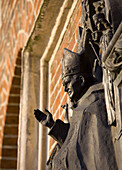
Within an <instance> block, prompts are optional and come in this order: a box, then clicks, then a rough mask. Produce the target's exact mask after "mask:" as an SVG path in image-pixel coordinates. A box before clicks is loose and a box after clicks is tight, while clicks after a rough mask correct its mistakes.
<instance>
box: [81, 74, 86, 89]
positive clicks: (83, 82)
mask: <svg viewBox="0 0 122 170" xmlns="http://www.w3.org/2000/svg"><path fill="white" fill-rule="evenodd" d="M80 80H81V86H82V87H83V86H84V84H85V78H84V77H83V76H82V75H80Z"/></svg>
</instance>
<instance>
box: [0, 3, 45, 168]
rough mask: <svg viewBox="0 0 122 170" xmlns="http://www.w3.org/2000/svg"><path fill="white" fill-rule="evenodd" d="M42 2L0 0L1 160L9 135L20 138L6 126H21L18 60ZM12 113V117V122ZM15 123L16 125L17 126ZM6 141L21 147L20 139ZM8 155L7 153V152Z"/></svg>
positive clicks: (8, 157) (16, 131)
mask: <svg viewBox="0 0 122 170" xmlns="http://www.w3.org/2000/svg"><path fill="white" fill-rule="evenodd" d="M42 3H43V0H3V1H0V158H1V157H3V153H2V143H3V136H4V135H5V133H6V134H7V135H8V136H10V135H13V133H16V135H17V133H18V130H17V129H14V130H12V129H11V128H9V129H7V127H6V124H7V126H8V124H10V122H12V121H13V122H14V123H15V124H17V123H18V122H16V121H15V119H16V120H17V121H18V119H17V115H16V116H15V115H14V116H15V117H16V118H15V117H12V114H14V112H17V113H16V114H18V113H19V109H18V108H19V93H20V79H19V78H18V79H17V76H18V74H19V76H21V70H20V69H19V67H18V62H19V60H21V59H20V58H19V60H18V58H17V57H19V56H18V54H19V51H20V49H23V48H24V47H25V45H26V43H27V40H28V38H29V36H30V34H31V31H32V29H33V26H34V24H35V21H36V19H37V16H38V13H39V10H40V7H41V5H42ZM19 66H20V65H19ZM17 85H18V86H19V87H18V88H17V87H16V86H17ZM13 86H14V89H13ZM13 90H14V94H15V93H16V94H17V95H14V96H12V95H13ZM11 94H12V95H11ZM16 102H18V103H16ZM15 106H16V107H17V108H15ZM10 110H11V111H10ZM8 113H10V114H11V116H10V115H9V119H8V115H7V114H8ZM6 115H7V117H6ZM14 123H12V124H13V125H14ZM15 126H16V125H15ZM6 142H7V143H6V145H7V147H9V145H11V143H15V145H16V147H17V141H16V139H15V141H14V142H13V141H12V139H11V140H10V141H8V140H7V141H6ZM4 144H5V143H4ZM9 152H10V151H9ZM11 152H12V150H11ZM13 152H14V151H13ZM5 153H7V152H5V151H4V154H5ZM4 157H5V159H10V155H8V156H7V155H6V154H5V155H4ZM0 166H1V165H0ZM4 166H5V163H4ZM10 166H11V163H10V164H9V168H12V167H10ZM15 166H16V163H15ZM15 166H14V168H15ZM4 168H8V167H4Z"/></svg>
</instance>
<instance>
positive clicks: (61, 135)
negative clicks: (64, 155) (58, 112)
mask: <svg viewBox="0 0 122 170" xmlns="http://www.w3.org/2000/svg"><path fill="white" fill-rule="evenodd" d="M69 126H70V125H69V123H64V122H63V121H61V120H60V119H57V120H56V122H55V123H54V125H53V127H52V128H51V130H50V131H49V133H48V135H50V136H51V137H52V138H53V139H54V140H56V141H57V142H58V143H59V144H60V146H62V145H63V143H64V141H65V139H66V137H67V134H68V130H69Z"/></svg>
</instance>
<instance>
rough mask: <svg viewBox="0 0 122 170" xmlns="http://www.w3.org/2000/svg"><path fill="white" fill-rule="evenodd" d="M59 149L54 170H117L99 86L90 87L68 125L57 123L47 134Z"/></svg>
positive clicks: (54, 162)
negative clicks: (59, 146)
mask: <svg viewBox="0 0 122 170" xmlns="http://www.w3.org/2000/svg"><path fill="white" fill-rule="evenodd" d="M49 135H50V136H52V137H53V138H54V139H55V140H57V141H58V142H59V143H60V145H61V144H62V143H63V142H64V143H63V144H62V147H61V149H60V150H59V151H58V153H57V154H56V156H55V157H54V160H53V163H52V169H53V170H67V169H69V170H117V169H118V168H117V164H116V159H115V153H114V147H113V143H112V137H111V126H109V125H108V124H107V113H106V107H105V101H104V90H103V86H102V84H96V85H93V86H91V87H90V88H89V89H88V91H87V92H86V93H85V95H84V96H83V97H82V98H81V99H80V100H79V102H78V106H77V107H76V108H74V109H73V116H72V118H71V119H70V124H65V123H63V122H62V121H61V120H57V121H56V123H55V125H54V126H53V127H52V129H51V130H50V132H49Z"/></svg>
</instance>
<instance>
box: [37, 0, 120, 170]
mask: <svg viewBox="0 0 122 170" xmlns="http://www.w3.org/2000/svg"><path fill="white" fill-rule="evenodd" d="M118 5H119V6H118ZM121 7H122V2H120V1H119V0H116V1H115V0H111V1H110V0H107V1H106V0H82V11H83V28H81V27H80V28H79V37H78V46H77V53H75V52H72V51H70V50H68V49H64V51H63V59H62V82H63V86H64V87H65V92H67V93H68V96H69V98H70V102H69V103H68V104H66V105H65V106H62V107H64V108H65V109H66V115H65V118H66V120H67V123H64V122H63V121H61V120H59V119H58V120H56V122H54V120H53V117H52V114H51V113H50V112H49V111H48V110H46V113H47V114H46V115H44V113H42V112H41V111H39V110H35V111H34V114H35V117H36V119H37V120H38V121H40V122H41V123H42V124H43V125H45V126H47V127H48V128H50V131H49V135H50V136H52V137H53V138H54V139H55V140H56V141H57V142H58V145H56V147H55V149H54V151H53V153H52V155H51V157H50V159H49V160H48V163H47V165H48V169H53V170H65V169H69V170H80V169H81V170H102V169H105V170H117V169H119V170H120V169H121V168H122V165H121V162H122V147H121V144H120V143H121V140H122V138H121V135H122V115H121V109H122V93H121V92H122V71H121V69H122V35H121V34H122V24H121V18H122V12H121V9H122V8H121ZM118 17H119V18H118Z"/></svg>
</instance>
